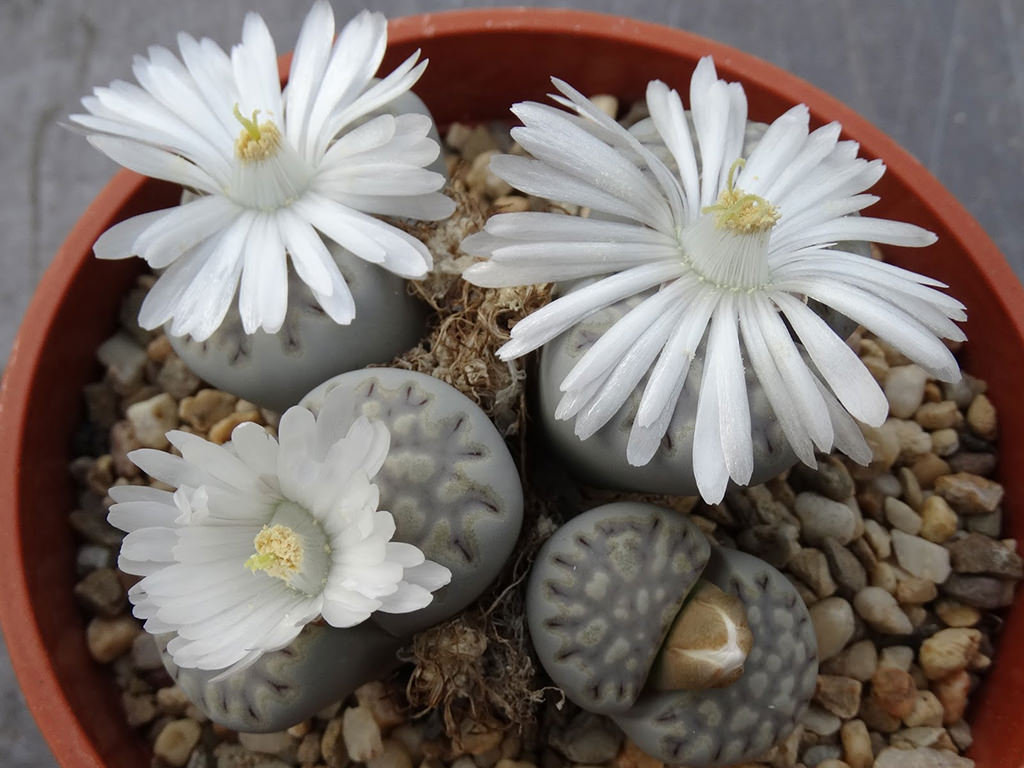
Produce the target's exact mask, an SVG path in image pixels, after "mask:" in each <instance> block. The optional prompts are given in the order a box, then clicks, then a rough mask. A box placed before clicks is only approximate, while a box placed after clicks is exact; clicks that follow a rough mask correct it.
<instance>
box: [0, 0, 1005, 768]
mask: <svg viewBox="0 0 1024 768" xmlns="http://www.w3.org/2000/svg"><path fill="white" fill-rule="evenodd" d="M333 4H334V7H335V11H336V13H337V15H338V17H339V18H340V19H346V18H348V17H349V16H351V15H352V14H353V13H355V12H356V11H357V10H359V9H360V8H362V7H363V5H362V4H361V3H360V2H354V1H353V0H333ZM508 4H509V3H508V2H504V3H503V2H491V1H488V0H469V1H467V0H367V5H369V6H370V7H372V8H374V9H376V10H380V11H383V12H384V13H386V14H388V15H389V16H398V15H404V14H409V13H419V12H425V11H437V10H445V9H450V8H462V7H468V6H496V5H508ZM528 4H529V5H534V6H538V7H549V6H556V5H563V6H564V5H572V6H574V7H578V8H586V9H590V10H596V11H603V12H606V13H615V14H621V15H627V16H633V17H635V18H642V19H646V20H649V21H655V22H660V23H663V24H668V25H671V26H676V27H682V28H686V29H689V30H691V31H693V32H696V33H698V34H702V35H705V36H707V37H711V38H714V39H716V40H719V41H721V42H724V43H728V44H730V45H733V46H736V47H738V48H741V49H743V50H745V51H747V52H749V53H753V54H755V55H757V56H761V57H762V58H765V59H767V60H769V61H771V62H773V63H775V64H777V65H779V66H781V67H783V68H785V69H788V70H789V71H791V72H794V73H795V74H797V75H799V76H801V77H804V78H806V79H807V80H809V81H811V82H812V83H814V84H815V85H817V86H819V87H821V88H823V89H824V90H826V91H828V92H829V93H831V94H832V95H834V96H836V97H838V98H839V99H841V100H843V101H845V102H846V103H847V104H849V105H850V106H851V107H853V109H855V110H857V111H858V112H860V113H861V114H862V115H864V116H865V117H866V118H867V119H868V120H871V121H872V122H874V123H875V124H876V125H878V126H879V127H880V128H882V130H884V131H886V132H887V133H888V134H889V135H891V136H892V137H893V138H894V139H896V141H898V142H899V143H901V144H902V145H903V146H904V147H906V148H907V149H908V150H910V151H911V152H912V153H913V154H915V155H916V156H917V157H918V158H919V159H920V160H921V161H922V162H923V163H924V164H925V165H926V166H927V167H928V168H929V169H931V171H932V172H933V173H934V174H935V175H936V176H938V178H939V179H940V180H941V181H942V182H943V183H944V184H946V185H947V186H948V187H949V189H950V190H951V191H952V192H953V193H954V194H955V195H956V196H957V197H958V198H959V199H960V201H961V202H962V203H963V204H964V205H965V206H966V207H967V208H968V209H969V210H970V211H971V212H972V213H973V214H974V216H975V217H977V218H978V220H979V221H980V222H981V224H982V226H983V227H984V228H985V229H986V230H987V231H988V233H989V234H990V235H991V236H992V237H993V238H994V239H995V241H996V243H997V244H998V245H999V246H1000V247H1001V248H1002V250H1003V252H1004V254H1005V255H1006V257H1007V259H1008V260H1009V262H1010V264H1011V265H1012V266H1013V267H1014V269H1015V270H1016V272H1017V274H1018V275H1024V240H1022V238H1021V236H1020V231H1019V222H1020V218H1021V212H1022V210H1024V184H1022V178H1024V127H1022V126H1024V0H772V1H769V0H574V1H573V2H564V1H563V2H548V1H542V2H534V3H528ZM249 9H254V10H257V11H259V12H260V13H262V14H263V16H264V17H265V18H266V20H267V22H268V24H269V25H270V28H271V30H272V32H273V33H274V36H275V39H276V40H277V41H278V45H279V49H280V50H286V49H288V48H290V47H291V46H292V45H293V43H294V40H295V36H296V34H297V32H298V27H299V23H300V22H301V19H302V17H303V16H304V15H305V12H306V10H307V9H308V2H307V0H215V1H214V0H179V1H178V2H166V0H130V2H129V1H128V0H0V180H2V182H3V183H2V184H0V233H2V242H3V246H4V247H3V248H2V250H0V370H2V367H3V364H4V362H5V361H6V359H7V356H8V353H9V350H10V346H11V342H12V339H13V338H14V334H15V332H16V330H17V327H18V324H19V323H20V321H21V316H22V314H23V313H24V310H25V307H26V306H27V303H28V300H29V297H30V295H31V293H32V290H33V287H34V286H35V284H36V282H37V281H38V280H39V278H40V276H41V274H42V272H43V271H44V270H45V269H46V267H47V265H48V263H49V261H50V259H51V257H52V255H53V253H54V252H55V251H56V249H57V247H58V246H59V245H60V243H61V241H62V240H63V238H64V236H65V234H66V233H67V231H68V230H69V229H70V228H71V226H72V224H73V223H74V222H75V220H76V219H77V218H78V217H79V215H80V214H81V212H82V211H83V209H84V208H85V206H86V205H87V204H88V202H89V200H90V199H91V198H92V197H93V196H94V195H95V194H96V193H97V192H98V191H99V189H100V188H101V187H102V186H103V184H104V183H105V182H106V181H107V180H108V179H109V177H110V176H111V175H112V173H113V172H114V170H115V168H114V166H113V164H112V163H110V162H109V161H108V160H106V159H105V158H104V157H102V156H101V155H100V154H99V153H97V152H94V151H92V150H91V149H89V147H88V146H87V145H86V143H85V141H84V140H83V139H82V138H81V137H79V136H76V135H73V134H70V133H68V132H67V131H64V130H62V129H61V128H59V127H58V125H57V121H58V120H59V119H61V118H63V117H64V116H65V115H67V114H68V113H69V112H72V111H77V102H78V99H79V98H80V97H81V96H83V95H85V94H86V93H87V92H88V90H89V89H90V88H91V87H93V86H95V85H103V84H106V83H108V82H110V81H111V80H113V79H115V78H125V79H131V69H130V67H131V56H132V54H134V53H136V52H139V53H141V52H143V51H145V49H146V46H148V45H151V44H154V43H161V44H166V45H173V43H174V36H175V33H176V32H177V31H178V30H179V29H184V30H187V31H189V32H191V33H193V34H196V35H208V36H210V37H213V38H214V39H216V40H217V41H218V42H220V43H221V44H222V45H224V46H230V45H231V44H233V43H234V42H236V41H237V40H238V37H239V35H240V30H241V22H242V18H243V16H244V14H245V12H246V11H247V10H249ZM512 66H514V65H512ZM0 439H3V438H2V436H0ZM0 646H2V641H0ZM0 763H2V764H3V765H5V766H8V767H9V768H24V767H26V766H52V765H54V761H53V758H52V757H51V756H50V753H49V751H48V750H47V748H46V746H45V744H44V743H43V741H42V739H41V738H40V737H39V734H38V731H37V730H36V728H35V726H34V724H33V722H32V720H31V717H30V716H29V714H28V713H27V711H26V710H25V707H24V704H23V702H22V699H21V697H20V693H19V692H18V689H17V684H16V682H15V680H14V676H13V673H12V672H11V669H10V664H9V662H8V660H7V656H6V652H5V651H3V650H2V647H0Z"/></svg>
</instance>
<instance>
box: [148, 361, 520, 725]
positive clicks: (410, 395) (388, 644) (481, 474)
mask: <svg viewBox="0 0 1024 768" xmlns="http://www.w3.org/2000/svg"><path fill="white" fill-rule="evenodd" d="M302 407H304V408H306V409H308V410H306V411H305V413H307V414H309V413H310V412H312V413H314V414H315V420H316V427H317V431H316V433H315V437H314V438H312V442H311V443H310V444H309V446H308V450H309V451H310V453H311V454H312V455H317V452H318V450H319V449H318V448H317V446H318V445H320V446H322V445H327V446H331V445H335V444H336V441H337V439H338V436H345V435H348V434H349V433H350V430H352V429H354V428H358V429H362V430H363V432H361V433H360V434H365V435H366V437H367V439H368V440H370V441H371V442H372V441H376V440H378V439H379V438H380V435H378V434H376V432H374V433H372V434H371V433H370V432H369V431H367V428H366V427H365V425H366V424H371V425H377V426H376V427H375V429H376V430H377V432H380V431H381V430H383V429H386V433H387V434H389V435H390V443H389V445H388V448H387V453H386V456H383V455H381V452H380V451H378V450H377V449H376V448H374V447H373V446H371V447H370V448H368V449H367V450H369V452H370V453H373V454H375V455H378V457H379V467H378V468H376V471H375V473H374V474H373V478H372V480H373V484H374V485H375V487H376V490H367V491H366V493H371V494H372V493H379V502H378V503H377V505H376V509H378V510H386V511H387V513H389V514H390V519H391V520H393V526H394V530H393V534H392V537H391V541H393V542H396V543H397V547H398V549H396V550H394V551H395V555H394V556H393V559H395V560H397V561H399V562H406V561H408V560H409V558H410V557H411V554H410V552H412V551H413V550H414V548H415V550H418V552H419V553H420V554H418V555H416V557H417V558H419V559H420V560H422V558H424V557H425V558H426V562H425V564H424V565H425V566H429V567H430V568H431V569H433V570H436V569H438V568H440V569H442V570H444V571H445V572H446V573H447V572H450V581H448V582H447V586H442V587H440V588H439V589H437V590H436V591H434V592H433V594H432V599H430V601H429V602H428V603H426V605H425V607H419V608H418V609H415V610H409V607H410V606H409V603H408V602H406V600H415V599H418V596H417V595H418V593H417V587H416V586H415V585H414V586H412V587H408V586H402V587H401V589H404V590H407V594H408V598H402V597H401V596H398V601H399V603H400V605H398V609H399V610H392V609H391V608H389V607H388V606H385V607H384V608H382V609H380V610H376V611H374V612H372V613H370V614H369V617H368V618H367V619H366V620H365V621H363V622H362V623H359V624H358V625H356V626H350V627H345V628H341V627H339V626H337V625H335V626H321V625H316V624H313V625H307V626H306V627H305V629H304V630H303V632H302V634H300V635H299V636H298V637H297V638H295V640H293V641H291V642H290V643H289V644H288V645H287V646H285V647H284V648H280V650H274V651H270V652H268V653H265V654H263V655H262V656H260V657H259V658H258V659H257V660H256V661H255V663H253V664H251V666H248V667H247V668H245V669H242V670H241V671H237V672H232V673H230V674H218V672H217V671H216V670H214V671H206V670H202V669H194V668H182V669H178V668H177V667H176V666H175V665H174V664H173V663H171V660H170V659H165V663H166V666H167V667H168V670H169V671H170V672H171V673H172V675H174V676H175V677H176V679H177V681H178V683H179V684H180V685H181V687H182V688H183V690H185V692H186V693H187V694H188V695H189V697H190V698H192V700H193V701H194V702H195V703H196V704H197V705H198V706H199V707H200V708H201V709H203V711H205V712H206V713H207V714H208V715H209V716H210V718H211V719H213V720H215V721H216V722H219V723H222V724H224V725H227V726H229V727H231V728H236V729H239V730H244V731H277V730H281V729H284V728H287V727H289V726H290V725H293V724H294V723H296V722H298V721H301V720H303V719H305V718H307V717H310V716H312V715H313V714H314V713H315V712H317V711H318V710H320V709H322V708H323V707H324V706H325V705H326V704H328V703H330V702H331V701H335V700H337V699H339V698H341V697H344V696H345V695H347V694H348V693H350V692H351V691H352V690H354V688H355V687H357V686H358V685H360V684H361V683H363V682H366V681H368V680H373V679H378V678H380V677H381V676H384V675H386V674H387V673H388V672H390V671H391V670H392V669H393V668H394V666H395V665H396V656H395V652H396V651H397V650H398V648H400V647H401V646H402V645H403V644H404V643H406V642H407V641H408V640H409V639H410V638H411V636H412V635H413V634H414V633H416V632H419V631H422V630H424V629H427V628H428V627H431V626H433V625H434V624H436V623H438V622H440V621H443V620H445V619H447V618H449V617H451V616H453V615H455V614H456V613H458V612H459V611H461V610H462V609H463V608H465V607H466V606H467V605H468V604H469V603H471V602H472V601H473V600H475V599H476V598H477V597H478V596H479V595H480V594H481V593H482V592H483V591H484V590H485V589H486V588H487V587H488V585H489V584H490V583H491V582H492V581H493V580H494V578H495V577H496V576H497V575H498V572H499V571H500V570H501V569H502V567H503V566H504V564H505V561H506V560H507V559H508V557H509V555H510V554H511V552H512V550H513V548H514V546H515V543H516V540H517V539H518V536H519V530H520V526H521V524H522V511H523V497H522V490H521V486H520V480H519V474H518V471H517V470H516V467H515V464H514V462H513V461H512V457H511V455H510V454H509V452H508V449H507V447H506V446H505V443H504V441H503V439H502V438H501V436H500V435H499V433H498V431H497V429H496V428H495V427H494V425H493V424H491V422H490V421H489V420H488V418H487V416H486V415H485V414H484V413H483V411H481V410H480V409H479V408H478V407H477V406H476V405H475V404H473V403H472V402H471V401H470V400H469V399H468V398H467V397H465V396H464V395H462V394H461V393H459V392H458V391H456V390H455V389H454V388H452V387H450V386H449V385H447V384H445V383H444V382H442V381H440V380H438V379H435V378H433V377H431V376H426V375H424V374H420V373H414V372H410V371H402V370H396V369H369V370H362V371H354V372H350V373H346V374H342V375H341V376H338V377H335V378H334V379H331V380H329V381H327V382H326V383H324V384H323V385H321V386H320V387H317V388H316V389H315V390H314V391H313V392H311V393H310V394H309V395H308V396H307V397H306V398H305V399H304V400H303V401H302ZM292 410H300V409H292ZM289 413H291V411H289ZM287 418H288V413H286V414H285V416H284V417H282V425H284V423H285V419H287ZM353 425H355V426H353ZM284 445H285V437H284V435H283V434H282V447H284ZM247 452H248V448H246V453H247ZM331 456H335V459H334V461H335V462H336V464H337V467H336V468H337V470H338V471H342V465H344V464H345V463H346V459H344V457H340V456H337V455H336V454H332V453H330V452H328V459H329V460H330V457H331ZM332 466H333V465H332ZM356 479H358V478H356ZM345 503H348V502H345ZM378 514H379V513H378ZM342 516H343V513H342ZM325 525H326V524H325ZM271 530H272V529H271ZM383 532H384V533H386V532H387V531H383ZM379 543H380V546H381V547H382V548H388V551H389V552H390V551H391V549H390V548H391V547H392V545H391V544H390V543H387V544H386V543H384V540H381V541H380V542H379ZM278 550H280V551H281V552H283V550H281V548H280V547H279V548H278ZM278 550H273V551H275V552H277V551H278ZM258 551H259V550H258ZM372 552H373V548H372V547H371V548H370V549H364V550H363V551H362V552H361V553H360V555H359V558H358V559H356V560H353V562H352V563H350V564H349V566H350V567H351V568H352V569H354V570H352V572H351V573H352V577H353V578H356V579H358V578H363V576H364V575H365V577H366V578H367V579H369V580H370V581H369V582H368V583H370V589H371V594H372V582H373V580H374V579H383V578H384V577H385V575H386V571H385V570H384V569H385V568H386V567H390V566H388V565H387V564H376V565H375V564H373V563H369V562H368V563H367V565H366V569H368V573H366V574H363V571H362V570H361V563H362V562H363V560H362V558H363V557H364V556H369V555H371V554H372ZM312 556H313V553H312V552H311V553H310V557H312ZM259 557H260V556H257V557H256V558H250V559H251V560H254V559H255V560H258V559H259ZM342 559H344V556H343V555H342ZM258 565H260V566H262V565H263V564H262V562H260V563H259V564H258ZM424 565H421V566H415V565H414V571H415V569H416V568H420V567H424ZM349 566H344V565H339V567H349ZM275 567H277V566H276V565H275ZM236 570H237V569H236ZM243 570H244V569H243ZM416 575H417V574H416V573H413V576H412V577H410V578H411V579H412V580H415V577H416ZM246 576H247V574H245V573H244V572H240V573H239V574H238V575H237V576H235V577H233V578H235V579H240V580H242V581H243V582H244V581H245V577H246ZM253 577H255V574H253ZM245 583H248V582H245ZM342 586H344V585H342ZM337 589H338V588H334V591H333V592H332V588H331V587H328V588H327V589H326V590H325V594H337ZM324 616H325V618H327V619H329V620H331V619H333V616H331V615H328V614H327V613H326V612H325V613H324ZM186 629H187V628H186ZM171 642H180V641H179V640H177V639H172V640H171Z"/></svg>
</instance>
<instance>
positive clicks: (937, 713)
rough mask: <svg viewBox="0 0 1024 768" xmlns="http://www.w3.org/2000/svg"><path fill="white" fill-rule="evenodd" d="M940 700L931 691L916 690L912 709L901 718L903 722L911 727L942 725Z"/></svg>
mask: <svg viewBox="0 0 1024 768" xmlns="http://www.w3.org/2000/svg"><path fill="white" fill-rule="evenodd" d="M942 714H943V709H942V702H941V701H939V699H938V697H937V696H936V695H935V694H934V693H932V692H931V691H918V692H917V698H916V700H915V701H914V709H913V710H912V711H911V713H910V714H909V715H907V716H906V717H904V718H903V722H904V723H906V724H907V725H908V726H910V727H911V728H914V727H917V726H921V725H925V726H932V727H938V726H941V725H942Z"/></svg>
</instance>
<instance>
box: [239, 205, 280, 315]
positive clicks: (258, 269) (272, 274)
mask: <svg viewBox="0 0 1024 768" xmlns="http://www.w3.org/2000/svg"><path fill="white" fill-rule="evenodd" d="M244 259H245V263H244V268H243V270H242V284H241V287H240V289H239V292H238V311H239V314H240V315H241V317H242V327H243V328H244V329H245V332H246V333H254V332H255V331H256V330H257V329H263V330H264V331H266V332H267V333H277V332H278V331H279V330H281V326H282V325H283V324H284V318H285V313H286V312H287V311H288V269H287V266H288V264H287V258H286V256H285V250H284V243H283V242H282V241H281V234H280V230H279V228H278V226H277V221H276V219H275V218H274V217H273V216H271V215H268V214H264V215H261V216H258V217H257V218H256V220H255V222H254V223H253V225H252V229H251V231H250V232H249V237H248V238H247V240H246V242H245V253H244Z"/></svg>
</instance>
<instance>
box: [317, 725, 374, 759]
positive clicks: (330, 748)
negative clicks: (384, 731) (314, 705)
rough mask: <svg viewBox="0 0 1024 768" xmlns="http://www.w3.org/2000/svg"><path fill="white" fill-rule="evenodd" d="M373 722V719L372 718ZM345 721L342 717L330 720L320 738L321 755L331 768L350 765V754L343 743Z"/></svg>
mask: <svg viewBox="0 0 1024 768" xmlns="http://www.w3.org/2000/svg"><path fill="white" fill-rule="evenodd" d="M371 720H372V718H371ZM342 728H343V721H342V718H341V717H333V718H329V719H328V722H327V725H326V726H325V727H324V732H323V735H322V736H321V737H320V754H321V755H323V758H324V762H325V763H327V765H328V766H330V767H331V768H341V767H342V766H344V765H346V764H348V762H349V758H348V752H347V751H346V750H345V745H344V742H343V741H342V736H341V733H342Z"/></svg>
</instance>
